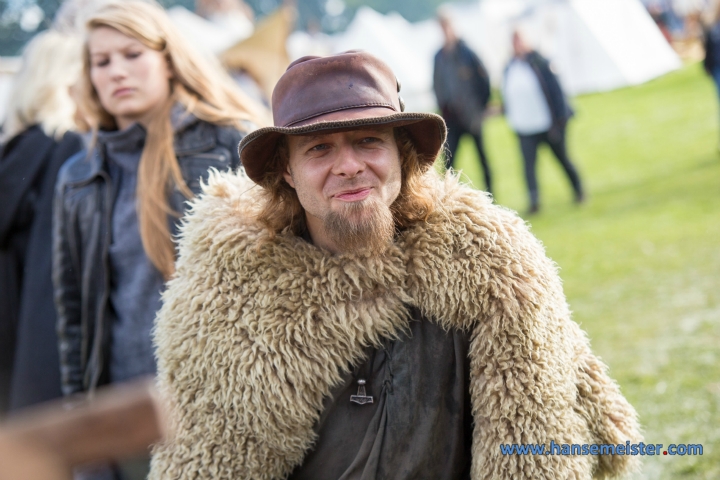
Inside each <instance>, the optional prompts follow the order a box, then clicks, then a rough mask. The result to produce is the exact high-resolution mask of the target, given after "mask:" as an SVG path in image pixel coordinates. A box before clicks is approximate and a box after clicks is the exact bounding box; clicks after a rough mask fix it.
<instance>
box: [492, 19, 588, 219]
mask: <svg viewBox="0 0 720 480" xmlns="http://www.w3.org/2000/svg"><path fill="white" fill-rule="evenodd" d="M513 50H514V53H515V55H514V57H513V58H512V60H510V63H509V64H508V66H507V67H506V69H505V79H504V82H503V96H504V99H505V115H506V118H507V120H508V123H509V124H510V126H511V127H512V129H513V130H515V133H517V135H518V138H519V139H520V149H521V151H522V155H523V159H524V163H525V179H526V181H527V187H528V192H529V195H530V209H529V212H528V213H531V214H532V213H537V212H538V210H539V209H540V201H539V193H538V185H537V173H536V168H535V165H536V160H537V149H538V146H539V145H540V144H541V143H547V144H548V145H549V146H550V149H551V150H552V151H553V153H554V154H555V156H556V157H557V159H558V161H559V162H560V165H562V167H563V169H564V171H565V173H566V174H567V176H568V178H569V179H570V183H571V184H572V187H573V190H574V192H575V201H576V202H578V203H581V202H583V201H584V199H585V194H584V192H583V188H582V183H581V182H580V176H579V175H578V173H577V170H576V169H575V166H574V165H573V164H572V162H571V161H570V158H569V157H568V154H567V148H566V145H565V130H566V126H567V121H568V120H569V119H570V117H571V116H572V110H571V109H570V106H569V105H568V102H567V100H566V98H565V94H564V93H563V91H562V87H561V86H560V82H559V81H558V79H557V77H556V76H555V74H553V72H552V70H551V69H550V64H549V62H548V61H547V60H546V59H545V58H543V57H542V56H541V55H540V54H539V53H537V52H536V51H534V50H532V49H531V48H530V47H528V45H527V43H526V41H525V39H524V38H523V36H522V34H521V33H520V32H519V31H515V33H513Z"/></svg>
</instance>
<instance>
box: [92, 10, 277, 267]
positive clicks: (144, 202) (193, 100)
mask: <svg viewBox="0 0 720 480" xmlns="http://www.w3.org/2000/svg"><path fill="white" fill-rule="evenodd" d="M100 27H110V28H114V29H115V30H117V31H119V32H120V33H122V34H124V35H127V36H128V37H131V38H135V39H137V40H138V41H140V42H141V43H143V44H144V45H145V46H147V47H148V48H151V49H153V50H156V51H159V52H162V53H164V54H165V56H166V58H167V60H168V64H169V66H170V69H171V71H172V73H173V76H172V79H171V80H170V84H171V88H170V90H171V94H170V97H169V98H168V100H167V103H166V104H165V105H164V108H161V109H158V112H159V113H158V114H157V115H156V116H155V118H153V119H151V121H150V122H149V125H147V138H146V140H145V148H144V149H143V152H142V156H141V158H140V165H139V167H138V183H137V198H138V218H139V222H140V236H141V238H142V243H143V247H144V248H145V252H146V253H147V255H148V258H149V259H150V260H151V261H152V263H153V264H154V265H155V266H156V267H157V269H158V270H159V271H160V272H161V273H162V274H163V276H164V277H165V278H166V279H167V278H169V277H170V276H171V275H172V274H173V272H174V264H175V246H174V244H173V241H172V238H171V235H170V229H169V224H168V223H169V222H168V215H172V214H176V213H175V212H173V211H172V210H171V209H170V206H169V204H168V195H169V193H170V192H171V191H172V189H173V188H178V189H179V190H180V191H181V192H182V193H183V194H184V195H185V196H186V197H188V198H190V197H191V196H192V193H191V192H190V190H189V189H188V187H187V185H185V182H184V180H183V178H182V173H181V171H180V166H179V165H178V162H177V158H176V156H175V151H174V149H173V129H172V125H171V123H170V110H171V108H172V106H173V105H174V104H175V103H176V102H179V103H180V104H182V105H183V106H184V107H185V109H186V110H187V111H188V112H189V113H192V114H193V115H195V116H196V117H198V118H199V119H201V120H204V121H206V122H209V123H213V124H216V125H229V126H232V127H235V128H238V129H247V127H246V126H244V125H243V122H245V121H251V122H254V123H257V124H260V123H263V120H262V116H263V113H262V111H261V107H257V106H256V105H255V104H254V103H253V102H252V101H251V100H249V99H248V98H247V97H245V96H244V95H243V94H242V92H241V91H240V90H239V89H238V87H236V86H235V85H234V84H233V82H232V80H231V79H230V77H229V75H227V73H226V72H224V71H223V70H222V69H221V68H220V67H219V66H218V65H214V64H212V63H211V62H209V61H207V60H206V59H205V58H203V57H202V56H201V55H200V54H199V53H197V52H196V51H195V50H194V49H193V48H192V47H191V46H190V45H189V44H188V43H187V42H186V41H185V39H184V38H182V37H181V35H180V33H179V32H178V31H177V29H176V28H175V26H174V25H173V24H172V23H171V21H170V19H169V17H168V16H167V14H166V13H165V11H164V10H163V9H162V8H161V7H159V6H158V5H155V4H151V3H147V2H144V1H140V0H126V1H122V2H115V3H109V4H106V5H104V6H102V7H101V8H100V9H99V10H97V11H96V12H95V13H94V14H92V15H91V16H90V17H89V19H88V21H87V29H88V32H91V31H93V30H94V29H96V28H100ZM83 64H84V69H83V78H82V80H83V87H82V93H81V95H80V97H81V98H80V101H79V103H80V107H81V109H82V110H83V112H84V113H85V114H86V115H87V116H88V117H89V119H88V120H89V123H90V126H91V128H92V129H93V132H94V133H96V132H97V130H98V129H99V128H104V129H114V128H116V127H117V125H116V124H115V119H114V118H113V116H112V115H111V114H110V113H109V112H107V111H106V110H105V109H104V108H103V106H102V105H101V103H100V99H99V97H98V95H97V92H96V91H95V88H94V87H93V85H92V83H91V80H90V67H91V64H90V52H89V46H88V42H87V40H86V41H85V48H84V54H83Z"/></svg>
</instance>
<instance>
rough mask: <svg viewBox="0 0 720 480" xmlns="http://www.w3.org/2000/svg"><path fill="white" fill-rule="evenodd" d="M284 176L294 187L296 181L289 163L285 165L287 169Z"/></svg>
mask: <svg viewBox="0 0 720 480" xmlns="http://www.w3.org/2000/svg"><path fill="white" fill-rule="evenodd" d="M283 178H285V181H286V182H287V184H288V185H290V186H291V187H292V188H295V182H293V178H292V174H291V173H290V165H287V166H286V167H285V171H284V172H283Z"/></svg>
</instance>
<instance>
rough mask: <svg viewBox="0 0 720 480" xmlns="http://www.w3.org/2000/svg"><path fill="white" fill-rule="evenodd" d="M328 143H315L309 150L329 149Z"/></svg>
mask: <svg viewBox="0 0 720 480" xmlns="http://www.w3.org/2000/svg"><path fill="white" fill-rule="evenodd" d="M327 148H328V144H327V143H319V144H317V145H314V146H312V147H310V148H309V149H308V152H322V151H323V150H327Z"/></svg>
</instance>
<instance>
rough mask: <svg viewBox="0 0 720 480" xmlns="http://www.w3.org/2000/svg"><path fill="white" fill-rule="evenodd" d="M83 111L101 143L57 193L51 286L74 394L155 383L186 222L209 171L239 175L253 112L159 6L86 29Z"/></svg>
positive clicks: (107, 15)
mask: <svg viewBox="0 0 720 480" xmlns="http://www.w3.org/2000/svg"><path fill="white" fill-rule="evenodd" d="M87 30H88V32H87V37H86V41H85V45H84V49H83V55H84V70H83V76H82V82H83V88H82V91H81V93H80V95H79V97H80V106H81V108H82V110H83V112H84V113H85V114H86V115H87V116H88V117H89V122H90V126H91V128H92V129H93V134H94V140H93V142H92V148H91V149H90V152H89V153H88V154H87V155H83V156H81V157H77V158H74V159H72V160H71V161H69V162H68V163H67V164H66V165H65V166H64V168H63V169H62V171H61V173H60V178H59V180H58V184H57V187H56V205H55V222H54V258H53V280H54V282H55V303H56V306H57V310H58V329H59V334H60V354H61V367H62V387H63V392H64V393H65V394H66V395H70V394H74V393H78V392H92V391H93V390H94V389H95V388H96V387H97V386H98V385H101V384H104V383H109V382H123V381H126V380H129V379H131V378H135V377H138V376H141V375H152V374H154V373H155V361H154V357H153V351H152V341H151V334H150V332H151V329H152V325H153V319H154V317H155V312H156V311H157V310H158V308H159V307H160V295H161V292H162V290H163V288H164V284H165V281H166V280H167V279H168V278H169V277H170V276H171V275H172V274H173V266H174V260H175V245H174V243H173V236H174V235H175V234H177V232H178V226H179V224H180V218H181V216H182V214H183V212H184V210H185V208H186V205H187V200H188V199H190V198H192V197H193V196H194V195H197V194H198V193H199V191H200V184H201V182H202V181H203V180H204V179H207V177H208V175H209V170H210V169H212V168H215V169H218V170H227V169H235V168H237V167H238V165H239V159H238V154H237V144H238V142H239V141H240V139H241V138H242V137H243V136H244V135H245V133H246V131H247V129H248V126H249V125H250V124H251V123H250V122H252V121H254V120H255V116H254V115H255V114H254V113H253V112H254V106H252V105H251V104H250V102H249V101H248V100H246V99H245V98H244V97H243V96H242V94H241V93H240V92H239V91H237V90H236V89H235V87H234V86H233V84H232V83H231V81H230V80H229V77H227V75H225V74H224V73H223V72H221V71H220V70H219V69H217V68H216V67H214V66H213V65H210V64H208V63H207V62H205V61H204V59H203V58H201V57H199V56H198V54H196V53H195V51H194V50H193V49H192V48H191V47H190V46H189V45H187V44H186V43H185V42H184V41H183V39H182V38H181V37H180V35H179V33H178V32H177V31H176V30H175V28H174V26H173V25H172V24H171V23H170V20H169V19H168V17H167V15H166V14H165V12H164V11H163V10H162V9H161V8H160V7H159V6H157V5H154V4H150V3H146V2H141V1H137V0H130V1H125V2H122V3H110V4H107V5H105V6H103V7H101V8H100V9H99V10H98V11H96V12H95V13H94V14H92V15H91V16H90V17H89V19H88V22H87Z"/></svg>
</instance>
